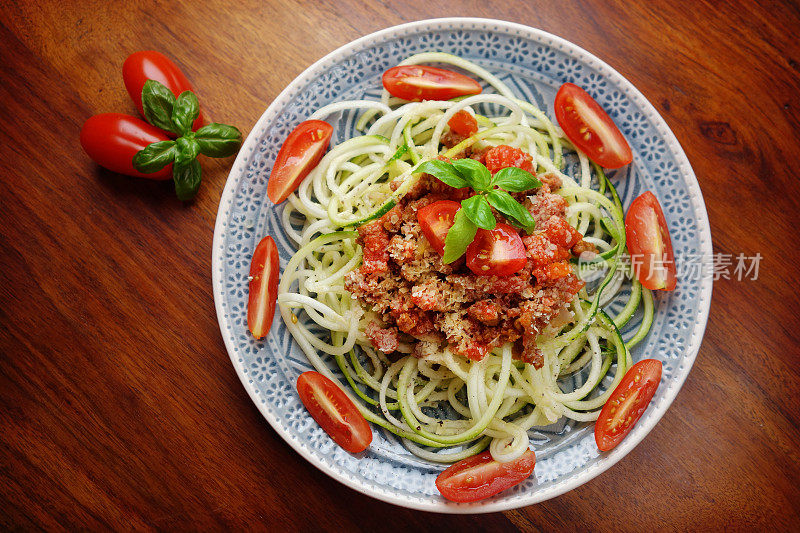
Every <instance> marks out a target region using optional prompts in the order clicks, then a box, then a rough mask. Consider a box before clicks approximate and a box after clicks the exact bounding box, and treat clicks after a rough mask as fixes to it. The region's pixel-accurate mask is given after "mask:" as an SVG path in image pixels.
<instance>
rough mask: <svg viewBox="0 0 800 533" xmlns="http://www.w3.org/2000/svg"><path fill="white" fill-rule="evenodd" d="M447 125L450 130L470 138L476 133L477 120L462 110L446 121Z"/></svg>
mask: <svg viewBox="0 0 800 533" xmlns="http://www.w3.org/2000/svg"><path fill="white" fill-rule="evenodd" d="M447 125H448V126H450V129H451V130H453V131H454V132H455V133H457V134H459V135H461V136H463V137H470V136H472V135H475V134H476V133H478V120H477V119H476V118H475V117H473V116H472V115H471V114H470V113H469V111H465V110H464V109H461V110H459V111H456V113H455V114H454V115H453V116H452V117H450V120H448V121H447Z"/></svg>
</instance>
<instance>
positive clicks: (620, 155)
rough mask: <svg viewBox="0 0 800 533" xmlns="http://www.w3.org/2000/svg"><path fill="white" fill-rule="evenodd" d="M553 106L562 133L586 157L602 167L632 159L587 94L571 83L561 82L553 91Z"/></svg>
mask: <svg viewBox="0 0 800 533" xmlns="http://www.w3.org/2000/svg"><path fill="white" fill-rule="evenodd" d="M554 107H555V112H556V118H557V119H558V124H559V125H560V126H561V128H562V129H563V130H564V134H566V136H567V138H568V139H569V140H570V141H572V143H573V144H574V145H575V146H577V147H578V148H580V149H581V150H582V151H583V152H584V153H586V155H587V156H589V159H591V160H592V161H594V162H595V163H597V164H598V165H601V166H604V167H606V168H619V167H622V166H625V165H627V164H628V163H630V162H631V161H633V153H631V147H630V145H629V144H628V141H626V140H625V137H624V136H623V135H622V132H620V131H619V128H617V126H616V125H615V124H614V122H613V121H612V120H611V118H610V117H609V116H608V115H607V114H606V112H605V111H603V108H602V107H600V104H598V103H597V102H595V100H594V98H592V97H591V96H589V93H587V92H586V91H584V90H583V89H581V88H580V87H578V86H577V85H575V84H574V83H565V84H564V85H562V86H561V88H560V89H559V90H558V93H557V94H556V101H555V106H554Z"/></svg>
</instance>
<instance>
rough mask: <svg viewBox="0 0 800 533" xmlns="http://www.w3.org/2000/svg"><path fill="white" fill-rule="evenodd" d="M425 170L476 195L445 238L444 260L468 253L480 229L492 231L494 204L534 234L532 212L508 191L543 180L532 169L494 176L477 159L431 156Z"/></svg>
mask: <svg viewBox="0 0 800 533" xmlns="http://www.w3.org/2000/svg"><path fill="white" fill-rule="evenodd" d="M416 171H417V172H425V173H427V174H430V175H431V176H433V177H435V178H436V179H438V180H439V181H441V182H443V183H446V184H447V185H449V186H451V187H455V188H457V189H460V188H462V187H470V188H472V189H473V190H474V191H475V192H476V193H477V194H475V195H474V196H470V197H469V198H467V199H466V200H462V201H461V209H459V210H458V212H456V216H455V219H454V221H453V226H452V227H451V228H450V230H449V231H448V232H447V237H445V240H444V256H443V257H442V261H443V262H444V263H452V262H453V261H455V260H456V259H458V258H459V257H461V256H462V255H464V252H466V250H467V247H468V246H469V245H470V243H471V242H472V241H473V239H475V234H476V233H477V232H478V228H482V229H485V230H492V229H494V228H495V226H496V225H497V220H496V219H495V217H494V214H492V209H491V208H492V207H494V208H495V209H496V210H497V211H499V212H500V213H503V215H504V216H505V217H506V218H507V219H508V221H509V222H511V224H513V225H514V226H516V227H518V228H522V229H524V230H525V231H526V232H527V233H532V232H533V230H534V228H535V227H536V220H534V218H533V216H531V214H530V212H529V211H528V210H527V209H526V208H525V206H523V205H522V204H520V203H519V202H518V201H516V200H515V199H514V197H513V196H511V195H510V194H509V192H525V191H529V190H531V189H535V188H537V187H541V186H542V183H541V182H540V181H539V180H538V179H537V178H536V176H534V175H533V174H531V173H530V172H526V171H525V170H522V169H521V168H516V167H508V168H503V169H501V170H499V171H497V172H496V173H495V175H494V176H492V173H491V172H489V169H488V168H486V166H484V165H483V164H481V163H480V162H479V161H476V160H474V159H456V160H455V161H453V162H452V163H448V162H446V161H441V160H439V159H432V160H430V161H426V162H424V163H422V164H421V165H420V166H418V167H417V169H416Z"/></svg>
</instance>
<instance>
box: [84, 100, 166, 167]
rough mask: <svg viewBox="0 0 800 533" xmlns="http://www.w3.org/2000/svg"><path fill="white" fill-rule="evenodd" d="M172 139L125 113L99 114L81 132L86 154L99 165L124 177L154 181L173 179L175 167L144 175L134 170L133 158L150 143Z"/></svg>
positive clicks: (85, 124) (91, 118)
mask: <svg viewBox="0 0 800 533" xmlns="http://www.w3.org/2000/svg"><path fill="white" fill-rule="evenodd" d="M168 140H169V138H168V137H167V136H166V135H165V134H164V132H163V131H161V130H160V129H158V128H156V127H155V126H151V125H150V124H148V123H147V122H145V121H144V120H140V119H138V118H136V117H132V116H130V115H123V114H122V113H102V114H100V115H95V116H93V117H90V118H89V120H87V121H86V122H84V124H83V128H82V129H81V146H82V147H83V151H84V152H86V154H87V155H88V156H89V157H91V158H92V160H94V162H95V163H97V164H98V165H100V166H101V167H103V168H107V169H108V170H111V171H114V172H119V173H120V174H125V175H127V176H135V177H139V178H148V179H153V180H168V179H170V178H172V164H169V165H167V166H166V167H164V168H162V169H161V170H159V171H158V172H153V173H152V174H144V173H142V172H139V171H138V170H136V169H135V168H133V156H135V155H136V152H138V151H139V150H141V149H143V148H144V147H145V146H147V145H148V144H150V143H154V142H157V141H168Z"/></svg>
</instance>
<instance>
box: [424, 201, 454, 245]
mask: <svg viewBox="0 0 800 533" xmlns="http://www.w3.org/2000/svg"><path fill="white" fill-rule="evenodd" d="M459 209H461V204H459V203H458V202H454V201H452V200H439V201H438V202H433V203H432V204H428V205H426V206H425V207H423V208H421V209H420V210H419V211H417V222H419V225H420V228H421V229H422V234H423V235H425V238H426V239H428V242H429V243H430V245H431V246H433V248H434V250H436V251H437V252H439V254H440V255H444V240H445V238H446V237H447V232H448V231H450V228H452V227H453V222H454V221H455V218H456V212H457V211H458V210H459Z"/></svg>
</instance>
